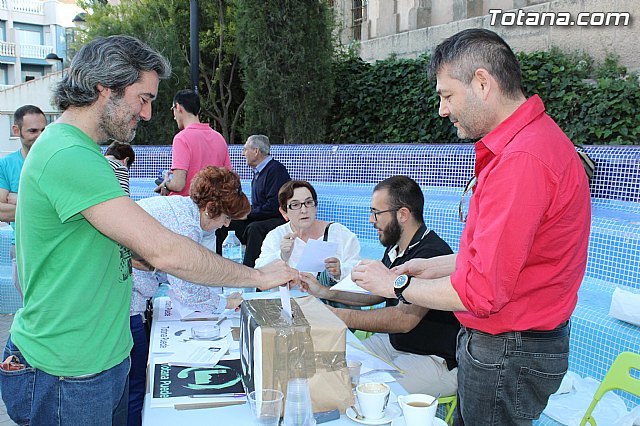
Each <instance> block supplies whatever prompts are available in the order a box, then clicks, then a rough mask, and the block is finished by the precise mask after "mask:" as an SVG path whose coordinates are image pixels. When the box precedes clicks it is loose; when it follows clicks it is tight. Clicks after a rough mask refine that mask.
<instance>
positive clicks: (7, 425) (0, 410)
mask: <svg viewBox="0 0 640 426" xmlns="http://www.w3.org/2000/svg"><path fill="white" fill-rule="evenodd" d="M12 322H13V315H8V314H0V356H1V355H2V351H4V345H5V343H6V342H7V336H8V335H9V329H10V328H11V323H12ZM2 361H4V360H2ZM0 426H15V423H14V422H12V421H11V419H10V418H9V416H7V410H6V409H5V408H4V403H3V402H2V401H1V400H0Z"/></svg>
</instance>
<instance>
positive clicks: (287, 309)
mask: <svg viewBox="0 0 640 426" xmlns="http://www.w3.org/2000/svg"><path fill="white" fill-rule="evenodd" d="M280 302H281V303H282V314H283V315H284V316H285V318H288V319H289V321H290V320H291V318H292V314H291V293H289V286H288V285H287V284H285V285H281V286H280Z"/></svg>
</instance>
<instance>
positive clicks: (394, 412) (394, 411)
mask: <svg viewBox="0 0 640 426" xmlns="http://www.w3.org/2000/svg"><path fill="white" fill-rule="evenodd" d="M345 414H346V415H347V417H349V418H350V419H351V420H353V421H354V422H356V423H360V424H363V425H386V424H389V423H391V422H392V421H393V419H395V418H396V417H398V416H399V415H400V407H396V406H395V405H387V409H386V410H385V411H384V417H382V418H381V419H375V420H373V419H367V418H366V417H365V418H364V419H362V420H358V419H356V413H354V412H353V408H351V407H349V408H347V412H346V413H345Z"/></svg>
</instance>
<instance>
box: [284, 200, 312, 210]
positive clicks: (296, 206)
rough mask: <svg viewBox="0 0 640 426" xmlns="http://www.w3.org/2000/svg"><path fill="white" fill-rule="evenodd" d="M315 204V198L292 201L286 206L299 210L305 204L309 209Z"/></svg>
mask: <svg viewBox="0 0 640 426" xmlns="http://www.w3.org/2000/svg"><path fill="white" fill-rule="evenodd" d="M317 205H318V202H317V201H316V200H307V201H305V202H304V203H301V202H300V201H292V202H291V203H289V205H288V206H287V208H288V209H289V210H300V209H301V208H302V206H305V207H306V208H308V209H310V208H311V207H316V206H317Z"/></svg>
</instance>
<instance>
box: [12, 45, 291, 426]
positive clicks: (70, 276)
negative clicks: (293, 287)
mask: <svg viewBox="0 0 640 426" xmlns="http://www.w3.org/2000/svg"><path fill="white" fill-rule="evenodd" d="M170 74H171V67H170V64H169V63H168V61H167V60H166V59H165V58H164V57H162V56H161V55H160V54H159V53H158V52H156V51H154V50H152V49H151V48H149V47H148V46H146V45H145V44H143V43H141V42H140V41H138V40H137V39H135V38H133V37H129V36H111V37H107V38H98V39H95V40H93V41H91V42H90V43H88V44H86V45H85V46H84V47H82V49H80V51H79V52H78V53H77V54H76V55H75V57H74V59H73V61H72V63H71V67H70V70H69V72H68V73H66V76H65V77H64V78H63V79H62V81H61V82H60V83H59V84H58V85H57V86H56V88H55V89H54V94H53V102H54V103H55V104H56V105H57V106H58V107H59V108H60V109H61V110H62V111H63V112H62V115H61V116H60V118H59V119H58V120H57V121H56V122H55V123H53V124H51V125H50V126H48V127H47V129H46V130H45V131H44V133H43V134H42V136H41V139H42V141H44V142H42V141H41V142H42V143H38V144H36V145H34V147H33V148H32V149H31V152H30V154H29V156H28V157H27V159H26V161H25V164H24V167H23V170H22V177H21V181H20V192H19V194H18V203H17V206H18V207H17V212H16V251H17V263H18V274H19V277H20V282H21V284H22V288H23V290H24V308H22V309H20V310H19V311H18V312H17V313H16V316H15V319H14V322H13V326H12V328H11V335H10V337H9V340H8V341H7V346H6V348H5V353H4V358H3V359H4V362H3V363H2V364H1V365H0V391H1V392H2V398H3V400H4V402H5V404H6V407H7V413H8V414H9V416H10V417H11V418H12V420H13V421H15V422H16V423H18V424H69V425H71V424H73V425H76V424H78V425H80V424H83V425H84V424H91V425H111V424H116V425H120V424H125V423H126V415H127V410H126V405H127V404H126V401H127V397H128V395H127V394H128V391H127V374H128V372H129V352H130V350H131V346H132V342H131V334H130V331H129V301H130V297H131V255H130V251H129V250H128V249H131V250H132V251H133V252H134V253H138V254H139V255H140V256H141V257H142V258H143V259H145V260H146V261H147V262H149V263H150V264H151V265H153V266H154V267H156V268H157V269H160V270H163V271H166V272H167V273H170V274H171V275H175V276H177V277H180V278H183V279H185V280H188V281H191V282H198V283H201V284H204V285H224V286H229V287H234V286H235V287H242V286H258V287H260V288H263V289H267V288H272V287H275V286H277V285H279V284H283V283H286V282H288V281H292V280H297V271H295V270H293V269H291V268H289V267H288V266H286V265H285V264H284V263H283V262H279V263H275V264H272V265H269V266H267V267H266V268H263V269H250V268H246V267H243V266H242V265H238V264H236V263H234V262H231V261H228V260H226V259H223V258H221V257H220V256H217V255H216V254H214V253H213V252H210V251H208V250H206V249H205V248H203V247H201V246H199V245H197V244H196V243H194V242H193V241H191V240H190V239H188V238H184V237H182V236H179V235H177V234H174V233H172V232H171V231H169V230H168V229H167V228H165V227H164V226H162V225H161V224H160V223H158V222H157V221H156V220H155V219H153V218H152V217H151V216H149V215H148V214H147V213H146V212H145V211H144V210H142V209H141V208H140V207H138V206H137V204H136V203H135V202H134V201H133V200H132V199H131V198H129V197H127V196H126V194H125V192H124V191H123V190H122V188H121V187H120V185H119V184H118V181H117V179H116V177H115V175H114V173H113V170H112V169H111V167H110V166H109V164H108V162H107V160H106V159H105V158H104V157H103V156H102V153H101V150H100V147H99V146H98V143H101V142H105V141H107V140H109V139H115V140H119V141H124V142H130V141H131V140H132V139H133V137H134V136H135V131H136V127H137V124H138V122H139V121H140V120H145V121H146V120H149V119H150V118H151V102H152V101H153V100H154V99H155V98H156V94H157V91H158V83H159V81H160V79H163V78H167V77H169V75H170ZM25 194H26V195H25Z"/></svg>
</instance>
